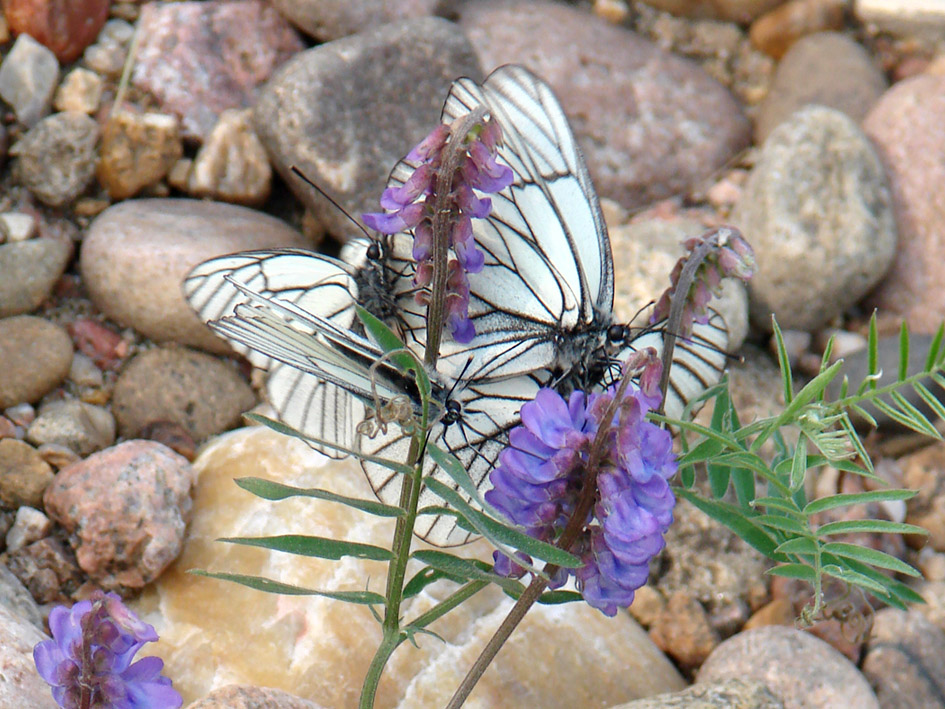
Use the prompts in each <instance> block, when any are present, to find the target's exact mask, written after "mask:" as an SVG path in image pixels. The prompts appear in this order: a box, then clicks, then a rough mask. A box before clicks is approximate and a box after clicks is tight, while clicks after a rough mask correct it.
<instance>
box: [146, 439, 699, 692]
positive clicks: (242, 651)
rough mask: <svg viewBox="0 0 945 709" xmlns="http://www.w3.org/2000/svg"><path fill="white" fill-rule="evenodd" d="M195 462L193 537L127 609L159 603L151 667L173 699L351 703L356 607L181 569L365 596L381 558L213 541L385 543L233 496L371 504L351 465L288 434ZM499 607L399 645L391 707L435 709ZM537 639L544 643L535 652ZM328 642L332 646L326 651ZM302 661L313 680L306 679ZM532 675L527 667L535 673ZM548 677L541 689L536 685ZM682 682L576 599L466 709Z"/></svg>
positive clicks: (360, 617)
mask: <svg viewBox="0 0 945 709" xmlns="http://www.w3.org/2000/svg"><path fill="white" fill-rule="evenodd" d="M194 468H195V469H196V470H197V471H198V472H199V476H200V485H199V486H198V487H197V489H196V491H195V499H194V517H193V520H192V522H191V529H192V530H200V532H199V534H194V533H193V532H192V533H191V535H190V536H189V538H188V545H187V551H186V557H182V558H181V559H180V560H179V561H178V562H177V563H176V564H175V565H174V566H172V567H171V568H170V569H168V571H167V572H166V573H165V574H164V575H162V576H161V578H159V579H158V580H157V582H156V584H155V585H154V586H153V587H151V588H149V589H146V590H145V593H144V595H143V596H142V597H141V599H140V600H139V601H136V602H132V604H131V605H132V607H134V608H160V609H161V613H160V614H159V615H160V617H155V618H154V621H153V622H154V623H155V626H156V628H155V629H156V630H157V632H158V634H159V635H160V636H161V642H160V643H159V644H158V645H160V647H158V646H157V645H156V646H155V650H154V652H155V653H157V654H159V655H161V657H162V658H163V659H164V661H165V663H166V674H167V675H168V676H170V677H173V678H174V686H175V687H176V688H177V689H178V690H179V691H180V692H181V693H182V694H183V695H184V699H185V703H186V702H187V701H190V700H191V699H196V698H197V697H200V696H203V695H204V694H205V693H206V692H207V688H208V687H211V686H217V685H219V684H253V685H257V686H269V687H289V688H291V689H292V691H293V692H294V693H295V694H297V695H298V696H299V697H301V698H303V699H307V700H309V701H315V702H318V703H319V704H320V705H323V706H326V707H348V706H354V705H356V704H357V697H358V693H359V691H360V685H361V678H362V677H363V673H364V667H365V663H367V662H369V661H370V657H371V656H372V655H373V654H374V652H375V650H376V649H377V643H378V642H379V640H380V638H381V628H380V626H379V625H378V623H377V621H376V620H375V619H374V617H373V616H372V615H371V612H370V610H369V609H368V608H366V607H364V606H354V605H347V606H345V607H344V609H343V612H341V611H340V610H339V606H338V605H337V602H336V601H330V600H328V599H320V598H305V599H304V602H300V603H295V602H292V599H287V598H286V597H280V596H275V595H272V594H260V593H259V592H257V591H252V590H250V589H244V588H242V587H239V586H235V585H232V584H231V585H227V586H226V587H225V588H224V587H222V586H220V582H217V581H208V580H206V579H199V578H195V577H193V576H191V575H189V574H186V573H185V570H186V569H189V568H193V567H198V568H207V569H212V570H224V569H225V570H227V571H231V572H238V573H246V574H262V575H265V576H268V577H269V578H274V579H278V580H281V581H284V582H288V583H295V584H298V585H300V586H304V587H307V588H317V589H319V590H332V591H333V590H341V589H346V590H354V589H363V588H364V580H365V579H366V578H370V579H371V589H372V590H374V589H375V588H376V586H375V582H376V580H377V579H378V578H379V577H380V576H381V575H382V574H383V573H384V569H385V568H386V564H385V563H383V562H370V561H363V560H356V559H346V560H345V561H343V562H341V565H340V566H339V563H338V562H333V561H328V560H322V559H306V560H305V561H306V563H305V564H300V563H299V559H298V558H297V557H293V556H291V555H288V554H279V553H270V552H266V551H265V550H261V549H247V548H246V547H238V546H236V545H233V544H220V543H218V542H215V541H213V540H214V539H216V538H219V537H228V536H234V535H245V534H246V533H247V530H246V524H247V520H258V521H259V525H258V526H256V527H255V528H254V529H253V532H252V533H254V534H280V533H285V532H287V531H288V532H294V533H306V534H317V535H320V536H326V537H332V538H346V539H357V540H358V541H361V542H364V543H368V544H387V543H388V541H389V539H390V535H391V533H392V531H393V528H394V521H393V520H392V519H386V520H382V519H380V518H376V517H367V516H365V515H364V514H362V513H360V512H357V511H356V510H353V509H351V508H349V507H346V506H344V505H337V504H332V503H326V502H324V501H321V500H312V499H305V500H303V499H300V498H294V499H290V500H284V501H282V502H280V503H278V504H275V505H274V504H273V503H272V502H267V501H264V500H260V499H259V498H256V497H254V496H253V495H249V494H246V493H245V492H243V491H240V490H235V488H234V486H233V478H234V477H243V476H246V475H264V476H266V477H267V478H270V479H274V480H276V481H279V482H284V483H287V484H292V485H299V486H301V487H315V488H327V489H331V490H332V491H333V492H336V493H338V494H342V495H347V496H351V497H359V498H366V497H371V496H372V493H371V491H370V488H369V486H368V484H367V481H366V480H365V477H364V475H363V474H362V472H361V471H360V469H359V467H358V466H357V464H356V463H354V462H353V460H351V459H348V460H341V461H328V460H327V459H326V458H325V457H324V456H322V455H320V454H319V453H317V452H315V451H314V450H312V449H310V448H309V447H308V446H307V445H305V444H304V443H303V442H301V441H299V440H297V439H291V438H288V437H285V436H281V435H279V434H277V433H275V432H274V431H271V430H269V429H267V428H265V427H262V426H255V427H252V428H244V429H241V430H239V431H234V432H233V433H231V434H229V435H227V436H222V437H220V438H218V439H216V440H215V441H213V442H211V443H210V444H209V445H207V446H205V447H204V448H203V449H202V450H201V453H200V456H199V457H198V458H197V460H196V461H195V463H194ZM264 471H265V472H264ZM384 540H388V541H384ZM457 551H458V552H459V553H460V554H461V555H462V556H465V557H473V558H490V559H491V553H492V549H491V548H490V547H489V546H488V545H487V544H485V543H483V542H477V543H474V544H471V545H467V546H465V547H463V549H462V550H461V551H459V550H457ZM247 552H250V553H247ZM415 568H417V569H418V568H419V567H414V566H413V563H411V566H410V568H409V569H408V572H407V573H408V575H411V576H412V575H413V573H414V569H415ZM380 584H381V585H383V582H380ZM455 588H456V586H454V585H451V584H447V583H445V582H443V583H438V584H436V585H434V586H432V587H431V586H428V587H427V588H426V589H424V591H422V592H421V593H420V594H419V595H418V596H415V597H412V598H409V599H405V601H404V605H403V607H402V611H403V613H404V615H405V617H408V618H412V617H416V616H417V614H419V613H422V612H424V611H425V610H427V609H429V608H430V607H431V606H432V605H433V603H434V602H435V600H436V599H443V598H445V597H446V595H447V594H448V593H451V592H452V591H453V590H455ZM221 593H225V594H226V601H227V602H226V603H221V600H220V598H221V597H220V594H221ZM287 602H288V603H287ZM511 606H512V602H511V599H508V598H506V597H504V596H503V594H501V593H500V592H498V590H497V589H495V588H490V589H485V590H483V591H481V592H480V593H478V594H476V596H474V597H473V598H472V599H471V600H470V601H469V602H467V603H464V604H463V605H461V606H460V607H459V608H456V609H454V610H453V611H451V612H450V613H449V614H448V615H447V616H446V617H444V618H442V619H441V620H439V621H437V623H436V632H437V634H438V635H439V636H440V637H441V638H442V640H438V639H435V638H430V637H419V638H418V644H419V646H420V647H419V649H418V648H415V647H411V648H410V652H409V653H408V652H406V648H405V649H404V650H405V651H404V652H403V653H397V654H396V655H395V656H394V658H393V660H392V662H391V664H390V665H389V666H388V667H387V668H386V669H385V682H390V685H388V686H390V687H399V688H402V689H399V690H396V691H397V693H398V697H399V698H400V697H402V699H399V701H400V705H401V706H403V707H408V706H409V707H442V706H445V705H446V704H447V701H448V698H449V696H450V695H451V694H452V692H453V690H454V689H455V688H456V687H457V686H458V684H459V682H460V680H461V679H462V675H463V674H464V673H465V671H466V669H467V668H468V667H469V666H470V664H471V663H472V662H473V660H474V659H475V657H476V655H478V654H479V651H480V650H481V649H482V646H483V644H484V643H485V642H486V640H487V638H488V637H490V636H491V635H492V633H493V632H494V631H495V629H496V627H497V626H498V624H499V622H500V621H501V619H502V618H504V617H505V615H506V614H507V613H508V610H509V608H511ZM274 614H279V615H278V617H279V618H280V619H281V620H280V622H279V623H271V622H270V623H266V622H264V620H263V619H265V618H269V619H271V618H273V617H274ZM150 619H151V616H149V620H150ZM195 622H196V623H198V624H199V625H200V635H201V637H200V641H199V645H200V646H201V647H204V648H207V647H212V648H213V653H214V658H215V661H214V662H213V663H207V662H194V650H195V646H194V642H195V641H194V635H193V627H194V623H195ZM188 628H190V630H189V631H188V630H187V629H188ZM251 629H252V630H251ZM247 633H251V636H252V637H253V641H254V644H255V645H256V646H258V647H269V646H273V647H278V648H279V652H278V653H276V654H272V653H270V654H266V653H262V654H259V653H255V654H253V656H252V657H249V656H248V655H247V653H246V637H247ZM551 637H553V638H554V642H548V639H549V638H551ZM272 643H275V645H271V644H272ZM339 643H340V644H342V645H344V648H345V651H344V652H338V647H339ZM312 667H319V668H320V671H319V672H312V671H311V668H312ZM536 667H540V668H541V671H540V672H536V671H535V668H536ZM220 668H226V673H227V676H226V678H225V680H224V681H222V682H221V681H218V680H219V679H222V678H221V676H220ZM549 677H553V678H555V681H554V682H549V680H548V678H549ZM685 685H686V683H685V681H684V680H683V679H682V677H681V676H680V675H679V673H678V672H677V670H676V669H675V668H674V667H673V665H672V663H671V662H670V661H669V660H667V659H666V657H665V656H664V655H663V654H662V653H661V652H660V651H659V650H658V649H657V648H656V647H655V646H654V645H653V643H652V641H650V639H649V638H648V637H647V634H646V632H645V631H644V630H643V629H642V628H640V627H639V625H637V623H636V622H635V621H634V620H633V619H632V618H631V617H630V616H629V615H628V614H626V613H618V614H617V616H616V617H614V618H606V617H605V616H604V615H602V614H601V613H599V612H597V611H595V610H593V609H591V608H589V607H587V606H586V605H584V604H569V605H567V606H535V607H534V608H532V609H531V610H530V611H529V613H528V614H527V615H526V617H525V619H524V621H523V622H522V624H521V625H520V626H519V627H518V628H517V629H516V632H515V633H513V635H512V637H511V638H510V639H509V642H508V643H506V645H505V646H504V647H503V649H502V658H501V661H500V662H497V663H494V664H493V665H492V666H491V667H490V669H489V671H488V672H487V673H486V674H485V676H484V677H483V678H482V681H481V683H480V686H479V687H478V688H477V690H476V691H475V692H474V693H473V695H472V697H471V698H470V700H469V702H468V703H467V705H468V706H481V707H489V706H509V705H512V706H521V707H542V708H543V709H559V708H560V709H564V708H565V707H609V706H613V705H614V704H617V703H618V702H621V701H626V700H627V699H628V698H632V697H642V696H649V695H652V694H658V693H660V692H670V691H676V690H680V689H683V688H684V687H685ZM512 697H514V700H512V701H510V698H512ZM496 698H497V699H496Z"/></svg>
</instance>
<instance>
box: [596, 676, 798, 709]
mask: <svg viewBox="0 0 945 709" xmlns="http://www.w3.org/2000/svg"><path fill="white" fill-rule="evenodd" d="M613 709H784V703H783V702H782V701H781V700H780V699H778V698H777V697H776V696H775V695H774V694H772V693H771V691H770V690H769V689H768V688H767V687H765V686H764V685H763V684H762V683H760V682H743V681H742V680H738V679H729V680H724V681H722V682H717V683H714V684H696V685H693V686H692V687H687V688H686V689H684V690H682V691H681V692H675V693H673V694H660V695H659V696H657V697H648V698H646V699H638V700H636V701H635V702H630V703H629V704H621V705H620V706H619V707H613Z"/></svg>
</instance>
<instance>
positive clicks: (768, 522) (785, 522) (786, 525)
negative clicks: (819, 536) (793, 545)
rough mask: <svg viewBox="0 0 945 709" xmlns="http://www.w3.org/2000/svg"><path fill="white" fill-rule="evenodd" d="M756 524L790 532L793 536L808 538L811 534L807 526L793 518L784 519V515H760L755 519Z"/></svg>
mask: <svg viewBox="0 0 945 709" xmlns="http://www.w3.org/2000/svg"><path fill="white" fill-rule="evenodd" d="M754 522H755V523H756V524H761V525H764V526H765V527H770V528H771V529H778V530H781V531H782V532H788V533H790V534H792V535H794V534H797V535H802V536H808V535H809V534H810V533H811V531H810V529H809V528H808V527H807V525H806V524H803V523H802V522H800V521H799V520H797V519H793V518H791V517H784V516H783V515H760V516H758V517H755V518H754Z"/></svg>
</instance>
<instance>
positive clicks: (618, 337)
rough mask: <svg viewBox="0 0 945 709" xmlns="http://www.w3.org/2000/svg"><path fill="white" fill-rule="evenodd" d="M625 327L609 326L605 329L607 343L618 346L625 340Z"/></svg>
mask: <svg viewBox="0 0 945 709" xmlns="http://www.w3.org/2000/svg"><path fill="white" fill-rule="evenodd" d="M627 334H628V333H627V326H626V325H611V326H610V327H609V328H607V341H608V342H609V343H611V344H620V343H621V342H623V341H624V340H626V339H627Z"/></svg>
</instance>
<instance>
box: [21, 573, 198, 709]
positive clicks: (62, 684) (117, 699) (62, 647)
mask: <svg viewBox="0 0 945 709" xmlns="http://www.w3.org/2000/svg"><path fill="white" fill-rule="evenodd" d="M49 629H50V631H51V632H52V636H53V637H52V639H51V640H44V641H43V642H41V643H39V644H38V645H37V646H36V647H35V648H33V660H34V661H35V662H36V669H37V670H38V672H39V675H40V676H41V677H42V678H43V679H44V680H46V682H48V683H49V684H50V685H51V686H52V694H53V699H55V700H56V703H57V704H59V706H61V707H63V708H64V709H79V708H80V707H81V708H83V709H84V708H85V707H89V708H96V709H104V708H105V707H110V708H111V709H171V708H172V707H179V706H181V704H183V699H182V698H181V696H180V694H178V693H177V692H176V691H175V690H174V689H173V687H171V680H169V679H168V678H167V677H163V676H161V670H162V669H164V662H163V660H161V659H160V658H159V657H145V658H142V659H140V660H138V661H137V662H135V663H134V664H132V660H133V659H134V656H135V654H136V653H137V652H138V650H140V649H141V648H142V647H143V646H144V645H145V644H146V643H149V642H153V641H155V640H157V639H158V636H157V633H156V632H155V631H154V628H153V627H152V626H150V625H148V624H147V623H144V622H142V621H141V620H139V619H138V617H137V616H136V615H135V614H134V613H132V612H131V611H130V610H128V609H127V608H126V607H125V606H124V605H123V604H122V602H121V598H119V596H118V595H117V594H114V593H107V594H106V593H102V592H101V591H98V592H96V593H95V594H94V595H93V596H92V598H91V599H90V600H86V601H79V602H78V603H76V604H75V605H74V606H72V608H71V609H69V608H66V607H65V606H58V607H56V608H53V610H52V612H51V613H50V614H49Z"/></svg>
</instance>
